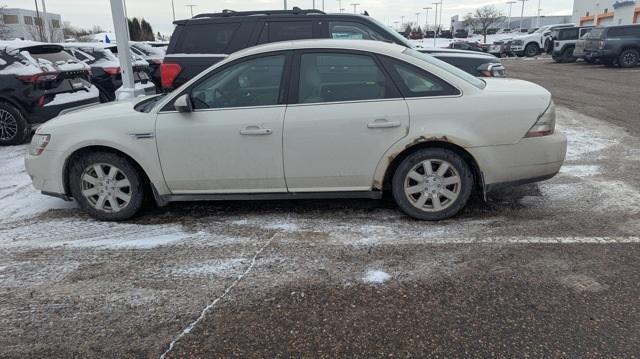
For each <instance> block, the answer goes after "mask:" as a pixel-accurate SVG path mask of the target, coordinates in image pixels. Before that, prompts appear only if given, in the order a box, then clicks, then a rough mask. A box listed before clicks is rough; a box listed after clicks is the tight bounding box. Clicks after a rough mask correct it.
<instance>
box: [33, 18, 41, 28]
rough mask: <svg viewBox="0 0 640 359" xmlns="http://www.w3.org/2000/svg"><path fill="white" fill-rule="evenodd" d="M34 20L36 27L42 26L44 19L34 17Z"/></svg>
mask: <svg viewBox="0 0 640 359" xmlns="http://www.w3.org/2000/svg"><path fill="white" fill-rule="evenodd" d="M33 20H34V22H35V23H36V25H38V26H42V18H41V17H34V18H33Z"/></svg>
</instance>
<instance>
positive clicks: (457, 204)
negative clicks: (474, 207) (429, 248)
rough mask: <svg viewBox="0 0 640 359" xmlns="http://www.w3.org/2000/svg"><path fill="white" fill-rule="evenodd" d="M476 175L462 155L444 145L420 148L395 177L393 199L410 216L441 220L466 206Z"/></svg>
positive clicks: (403, 164) (404, 161) (403, 163)
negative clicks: (474, 175)
mask: <svg viewBox="0 0 640 359" xmlns="http://www.w3.org/2000/svg"><path fill="white" fill-rule="evenodd" d="M472 188H473V174H472V173H471V170H470V168H469V165H467V163H466V162H465V161H464V159H462V158H461V157H460V156H459V155H458V154H456V153H455V152H453V151H450V150H446V149H442V148H429V149H424V150H419V151H417V152H415V153H413V154H411V155H409V156H408V157H407V158H405V159H404V160H403V161H402V163H400V166H398V169H397V170H396V172H395V174H394V176H393V183H392V191H393V198H394V199H395V201H396V203H397V204H398V206H399V207H400V209H401V210H402V211H403V212H405V213H406V214H408V215H409V216H411V217H413V218H415V219H419V220H427V221H438V220H443V219H447V218H450V217H452V216H454V215H456V214H457V213H458V212H460V210H462V209H463V208H464V206H465V205H466V204H467V201H468V200H469V197H470V195H471V191H472Z"/></svg>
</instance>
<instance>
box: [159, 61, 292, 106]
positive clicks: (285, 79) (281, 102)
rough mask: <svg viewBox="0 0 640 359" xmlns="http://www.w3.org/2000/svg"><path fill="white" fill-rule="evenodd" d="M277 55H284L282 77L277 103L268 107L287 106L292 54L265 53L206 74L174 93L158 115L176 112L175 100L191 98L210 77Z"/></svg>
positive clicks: (231, 63) (225, 65)
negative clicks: (187, 95) (192, 92)
mask: <svg viewBox="0 0 640 359" xmlns="http://www.w3.org/2000/svg"><path fill="white" fill-rule="evenodd" d="M278 55H284V57H285V59H284V67H283V70H282V75H281V78H280V93H279V95H278V103H277V104H276V105H270V106H286V105H287V101H286V100H287V98H288V93H289V86H286V84H287V83H290V80H289V79H290V78H291V65H292V61H293V53H292V51H289V50H287V51H274V52H266V53H262V54H257V55H253V56H247V57H243V58H241V59H238V60H235V61H232V62H229V63H228V64H224V65H223V66H221V67H219V68H217V69H215V70H213V71H211V72H209V73H207V74H206V75H205V76H203V77H201V78H200V79H198V80H197V81H196V82H194V83H193V84H191V85H190V86H189V87H187V88H186V89H184V90H182V91H180V92H179V93H176V94H175V95H173V96H172V97H171V98H170V99H168V100H167V102H166V103H165V104H164V105H163V106H162V108H161V109H160V110H159V111H158V113H167V112H176V109H175V107H174V106H173V103H174V102H175V100H176V99H177V98H178V97H180V96H182V95H184V94H186V93H188V94H189V96H191V91H192V90H193V89H194V88H195V87H197V86H198V85H200V84H201V83H203V82H205V81H207V80H208V79H209V78H210V77H211V76H215V75H216V74H218V73H220V72H223V71H225V70H227V69H228V68H229V67H232V66H235V65H237V64H240V63H243V62H246V61H252V60H256V59H260V58H265V57H272V56H278ZM257 107H267V106H257ZM242 108H246V107H224V108H216V109H198V110H194V111H195V112H198V111H211V110H225V109H242Z"/></svg>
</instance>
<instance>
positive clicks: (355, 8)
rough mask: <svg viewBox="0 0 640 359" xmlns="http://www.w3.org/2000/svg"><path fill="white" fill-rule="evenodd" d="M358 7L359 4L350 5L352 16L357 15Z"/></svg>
mask: <svg viewBox="0 0 640 359" xmlns="http://www.w3.org/2000/svg"><path fill="white" fill-rule="evenodd" d="M358 5H360V4H355V3H354V4H351V6H353V13H354V14H357V13H358Z"/></svg>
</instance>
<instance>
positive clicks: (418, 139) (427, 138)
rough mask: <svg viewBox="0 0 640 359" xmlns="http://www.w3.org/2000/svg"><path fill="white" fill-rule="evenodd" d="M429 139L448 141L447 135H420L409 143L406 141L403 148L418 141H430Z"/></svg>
mask: <svg viewBox="0 0 640 359" xmlns="http://www.w3.org/2000/svg"><path fill="white" fill-rule="evenodd" d="M431 141H439V142H450V141H449V138H448V137H447V136H440V137H438V136H432V137H425V136H420V137H418V138H416V139H415V140H413V141H411V142H410V143H408V144H407V145H406V146H404V148H409V147H411V146H414V145H417V144H419V143H423V142H431Z"/></svg>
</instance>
